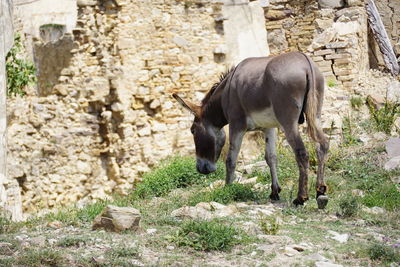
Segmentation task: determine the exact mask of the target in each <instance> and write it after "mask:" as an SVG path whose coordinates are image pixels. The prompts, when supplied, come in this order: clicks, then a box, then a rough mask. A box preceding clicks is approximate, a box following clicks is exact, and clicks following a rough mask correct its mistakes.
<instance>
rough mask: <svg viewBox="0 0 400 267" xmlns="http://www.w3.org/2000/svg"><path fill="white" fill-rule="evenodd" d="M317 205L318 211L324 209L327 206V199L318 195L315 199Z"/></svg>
mask: <svg viewBox="0 0 400 267" xmlns="http://www.w3.org/2000/svg"><path fill="white" fill-rule="evenodd" d="M317 204H318V208H319V209H321V210H322V209H325V207H326V205H327V204H328V197H327V196H325V195H320V196H318V197H317Z"/></svg>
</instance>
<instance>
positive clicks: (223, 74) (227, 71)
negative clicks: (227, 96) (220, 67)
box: [201, 67, 234, 106]
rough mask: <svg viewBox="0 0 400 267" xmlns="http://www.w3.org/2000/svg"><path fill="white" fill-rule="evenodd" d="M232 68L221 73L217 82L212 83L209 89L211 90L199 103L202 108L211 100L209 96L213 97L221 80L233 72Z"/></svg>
mask: <svg viewBox="0 0 400 267" xmlns="http://www.w3.org/2000/svg"><path fill="white" fill-rule="evenodd" d="M233 69H234V67H232V68H230V69H228V70H226V71H225V72H223V73H222V74H221V75H220V76H219V81H218V82H216V83H214V84H213V86H212V87H211V89H210V90H209V91H208V92H207V94H206V96H205V97H204V98H203V100H202V101H201V104H202V106H204V105H205V104H206V103H207V102H208V101H209V100H210V98H211V96H212V95H213V93H214V92H215V90H216V89H217V88H218V86H219V85H220V84H221V83H222V81H223V80H225V78H226V77H227V76H228V75H229V74H230V73H231V71H233Z"/></svg>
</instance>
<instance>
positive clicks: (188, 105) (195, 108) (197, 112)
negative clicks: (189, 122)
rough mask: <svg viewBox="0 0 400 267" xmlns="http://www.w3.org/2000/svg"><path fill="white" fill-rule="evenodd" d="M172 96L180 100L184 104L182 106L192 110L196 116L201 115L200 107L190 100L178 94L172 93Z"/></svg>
mask: <svg viewBox="0 0 400 267" xmlns="http://www.w3.org/2000/svg"><path fill="white" fill-rule="evenodd" d="M172 97H173V98H175V99H176V101H178V103H179V104H181V105H182V107H184V108H186V109H187V110H189V111H190V113H192V114H193V115H194V116H196V117H199V116H200V107H199V106H198V105H196V104H194V103H192V102H190V101H188V100H186V101H185V100H183V99H182V98H181V97H180V96H178V95H177V94H172Z"/></svg>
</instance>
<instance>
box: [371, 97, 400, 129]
mask: <svg viewBox="0 0 400 267" xmlns="http://www.w3.org/2000/svg"><path fill="white" fill-rule="evenodd" d="M367 106H368V109H369V112H370V114H371V116H372V120H373V122H374V124H375V128H376V129H377V130H378V131H381V132H384V133H386V134H390V133H391V131H392V128H393V125H394V122H395V120H396V118H397V116H398V115H399V114H400V103H391V102H389V101H388V100H387V99H386V101H385V104H384V106H383V107H382V108H377V107H376V106H375V105H373V104H371V103H370V102H368V101H367Z"/></svg>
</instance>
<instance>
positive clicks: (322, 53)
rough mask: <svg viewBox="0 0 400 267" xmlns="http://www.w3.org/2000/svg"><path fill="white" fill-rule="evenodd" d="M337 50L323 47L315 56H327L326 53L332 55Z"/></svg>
mask: <svg viewBox="0 0 400 267" xmlns="http://www.w3.org/2000/svg"><path fill="white" fill-rule="evenodd" d="M334 52H335V50H333V49H322V50H318V51H315V52H314V56H325V55H330V54H333V53H334Z"/></svg>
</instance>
